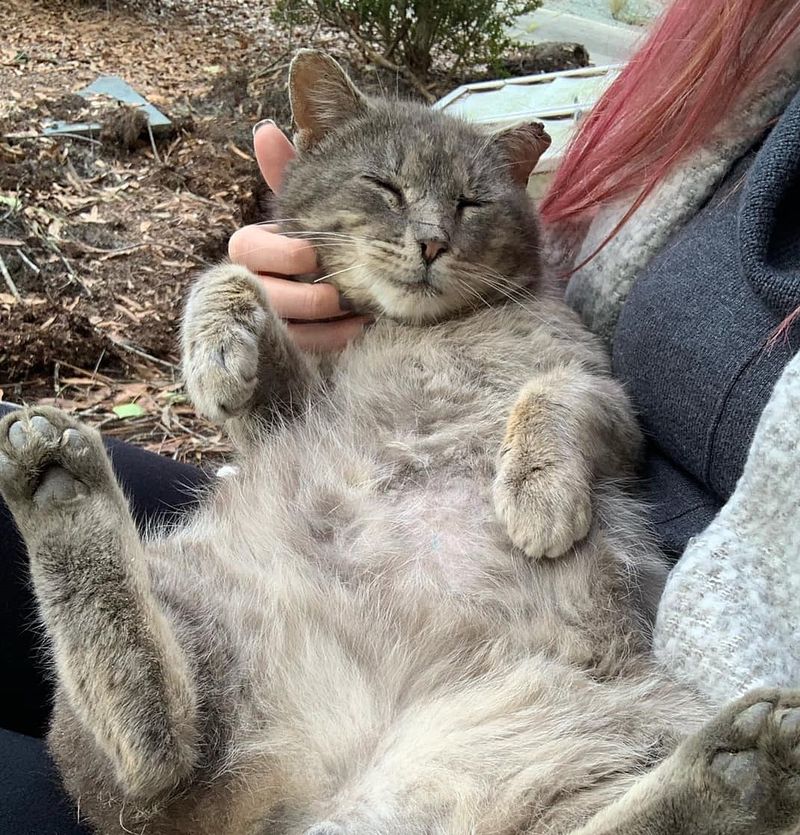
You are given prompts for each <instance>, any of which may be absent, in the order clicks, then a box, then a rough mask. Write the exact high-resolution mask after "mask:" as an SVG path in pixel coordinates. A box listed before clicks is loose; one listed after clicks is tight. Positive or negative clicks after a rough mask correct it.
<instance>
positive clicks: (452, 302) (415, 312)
mask: <svg viewBox="0 0 800 835" xmlns="http://www.w3.org/2000/svg"><path fill="white" fill-rule="evenodd" d="M373 294H374V302H373V304H374V305H375V306H376V307H378V308H379V309H380V310H381V311H382V312H383V314H384V315H385V316H388V317H389V318H391V319H394V320H395V321H397V322H404V323H406V324H410V325H429V324H434V323H435V322H441V321H442V320H444V319H450V318H452V317H453V316H458V315H459V314H460V313H463V312H464V309H465V306H464V299H463V298H462V297H459V296H458V295H456V294H455V293H452V292H447V291H446V290H444V289H443V288H441V287H437V286H434V285H431V284H422V283H414V284H406V283H404V282H394V281H393V282H391V283H389V282H386V283H384V284H382V286H380V287H374V288H373Z"/></svg>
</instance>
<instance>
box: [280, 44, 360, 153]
mask: <svg viewBox="0 0 800 835" xmlns="http://www.w3.org/2000/svg"><path fill="white" fill-rule="evenodd" d="M289 101H290V103H291V105H292V118H293V119H294V124H295V127H296V129H297V133H296V134H295V140H294V141H295V144H296V145H297V149H298V150H299V151H305V150H308V149H309V148H311V147H313V146H314V145H316V144H317V142H319V141H320V140H321V139H322V138H323V137H324V136H325V135H326V134H327V133H328V132H329V131H331V130H333V129H334V128H336V127H338V126H339V125H341V124H342V123H343V122H345V121H347V120H348V119H352V118H353V117H354V116H358V115H360V114H361V113H363V112H364V111H365V110H366V108H367V101H366V99H365V98H364V96H363V95H362V94H361V93H360V92H359V91H358V90H357V89H356V86H355V85H354V84H353V82H352V81H351V80H350V78H349V77H348V75H347V73H346V72H345V71H344V70H343V69H342V68H341V67H340V66H339V64H338V63H337V62H336V61H334V60H333V58H331V57H330V56H328V55H325V53H324V52H318V51H317V50H315V49H302V50H300V51H299V52H298V53H297V54H296V55H295V57H294V58H293V59H292V64H291V66H290V68H289Z"/></svg>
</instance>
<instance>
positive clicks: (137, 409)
mask: <svg viewBox="0 0 800 835" xmlns="http://www.w3.org/2000/svg"><path fill="white" fill-rule="evenodd" d="M111 411H112V412H113V413H114V414H115V415H116V416H117V417H118V418H123V419H124V418H134V417H141V416H142V415H146V414H147V412H145V410H144V409H143V408H142V407H141V406H140V405H139V404H138V403H121V404H120V405H119V406H114V408H113V409H112V410H111Z"/></svg>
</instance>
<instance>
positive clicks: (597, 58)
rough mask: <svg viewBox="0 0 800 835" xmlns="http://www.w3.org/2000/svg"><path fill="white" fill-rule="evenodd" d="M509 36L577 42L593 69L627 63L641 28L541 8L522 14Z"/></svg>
mask: <svg viewBox="0 0 800 835" xmlns="http://www.w3.org/2000/svg"><path fill="white" fill-rule="evenodd" d="M511 31H512V34H513V36H514V37H515V38H518V39H519V40H521V41H523V42H531V43H532V42H537V41H538V42H540V41H577V42H578V43H582V44H583V45H584V46H585V47H586V49H588V50H589V57H590V58H591V60H592V63H593V64H595V65H596V66H598V67H599V66H601V65H604V64H619V63H624V62H625V61H627V60H628V58H629V57H630V55H631V53H632V52H633V51H634V49H635V47H636V44H637V43H638V42H639V40H640V39H641V38H642V36H643V35H644V31H645V30H644V29H643V28H641V27H639V26H630V25H628V24H625V23H619V22H616V21H615V22H613V23H606V22H604V21H602V20H596V19H592V18H589V17H582V16H578V15H576V14H572V13H570V12H564V11H560V10H557V9H548V8H541V9H537V10H536V11H535V12H533V14H529V15H524V16H523V17H521V18H519V19H518V20H517V24H516V26H514V27H512V30H511Z"/></svg>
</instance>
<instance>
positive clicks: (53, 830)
mask: <svg viewBox="0 0 800 835" xmlns="http://www.w3.org/2000/svg"><path fill="white" fill-rule="evenodd" d="M10 409H11V407H9V406H8V405H6V404H2V403H0V417H2V416H3V415H5V414H6V413H7V412H8V411H10ZM106 447H107V449H108V452H109V456H110V458H111V462H112V464H113V466H114V470H115V472H116V474H117V478H118V479H119V481H120V484H121V485H122V487H123V489H124V491H125V493H126V495H127V496H128V499H129V501H130V505H131V509H132V512H133V515H134V518H135V519H136V521H137V524H138V525H139V526H140V527H144V525H145V524H147V525H152V524H154V523H155V524H158V523H160V522H166V521H168V520H169V519H170V517H173V516H174V515H176V514H180V513H181V512H184V511H186V510H187V509H189V508H191V507H192V506H193V505H194V504H195V502H196V497H197V491H198V488H200V487H202V486H203V485H204V484H205V483H206V482H207V478H206V476H205V475H204V474H203V473H202V471H200V470H198V469H197V468H195V467H192V466H189V465H186V464H180V463H178V462H176V461H171V460H170V459H168V458H164V457H162V456H158V455H154V454H153V453H149V452H146V451H144V450H141V449H139V448H137V447H134V446H131V445H129V444H125V443H121V442H119V441H114V440H107V441H106ZM0 635H1V636H2V640H0V669H2V671H3V684H2V687H0V690H2V699H1V700H0V704H1V706H0V832H2V833H3V835H85V833H86V832H87V831H88V830H86V829H84V828H83V827H82V826H80V825H79V824H78V823H77V815H76V812H75V811H74V810H73V809H72V807H71V804H70V803H69V801H68V800H67V798H66V797H65V796H64V794H63V791H62V790H61V787H60V785H59V782H58V776H57V774H56V772H55V769H54V766H53V764H52V762H51V760H50V758H49V757H48V755H47V751H46V748H45V745H44V742H43V741H42V739H41V737H42V736H43V735H44V733H45V730H46V727H47V720H48V715H49V710H50V703H51V699H52V681H51V678H50V676H49V674H48V664H47V662H46V648H45V645H44V642H43V639H42V632H41V628H40V627H39V625H38V618H37V614H36V605H35V601H34V598H33V594H32V589H31V585H30V576H29V573H28V564H27V555H26V553H25V547H24V545H23V543H22V541H21V539H20V537H19V534H18V533H17V530H16V528H15V526H14V522H13V520H12V518H11V515H10V513H9V511H8V509H7V508H6V506H5V505H4V504H3V502H2V501H0Z"/></svg>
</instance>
